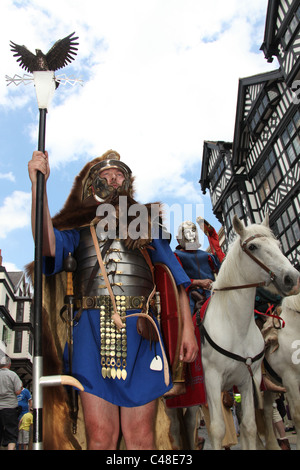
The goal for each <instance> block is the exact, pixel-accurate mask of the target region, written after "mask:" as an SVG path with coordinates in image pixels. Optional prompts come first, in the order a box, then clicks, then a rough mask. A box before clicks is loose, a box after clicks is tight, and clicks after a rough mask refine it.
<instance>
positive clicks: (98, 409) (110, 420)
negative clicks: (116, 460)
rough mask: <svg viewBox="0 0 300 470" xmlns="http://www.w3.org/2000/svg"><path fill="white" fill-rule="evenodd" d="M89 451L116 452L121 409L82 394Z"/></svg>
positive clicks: (87, 394) (97, 398) (93, 396)
mask: <svg viewBox="0 0 300 470" xmlns="http://www.w3.org/2000/svg"><path fill="white" fill-rule="evenodd" d="M80 396H81V402H82V406H83V413H84V421H85V426H86V434H87V447H88V449H89V450H115V449H116V447H117V442H118V437H119V429H120V425H119V421H120V418H119V407H118V406H116V405H113V404H111V403H109V402H107V401H106V400H103V399H102V398H99V397H96V396H95V395H91V394H90V393H85V392H81V393H80Z"/></svg>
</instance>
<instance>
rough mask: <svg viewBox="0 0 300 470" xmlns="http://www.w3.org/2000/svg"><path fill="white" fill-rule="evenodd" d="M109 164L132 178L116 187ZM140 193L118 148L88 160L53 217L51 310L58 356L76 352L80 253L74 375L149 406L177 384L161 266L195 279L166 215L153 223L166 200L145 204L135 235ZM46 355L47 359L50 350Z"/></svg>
mask: <svg viewBox="0 0 300 470" xmlns="http://www.w3.org/2000/svg"><path fill="white" fill-rule="evenodd" d="M107 168H117V169H120V170H121V171H122V173H123V175H124V177H125V179H124V181H123V184H122V185H121V186H120V187H118V188H114V187H113V186H109V185H108V183H107V181H106V179H104V178H101V177H100V176H99V173H100V172H101V171H103V170H104V169H107ZM133 194H134V191H133V177H132V173H131V170H130V169H129V167H128V166H127V165H125V164H124V163H123V162H121V161H120V156H119V154H118V153H117V152H115V151H108V152H106V153H105V154H104V155H103V156H102V157H98V158H96V159H94V160H93V161H92V162H89V163H88V164H86V165H85V166H84V168H83V169H82V171H81V172H80V173H79V175H78V176H77V177H76V179H75V182H74V185H73V188H72V190H71V193H70V195H69V197H68V199H67V201H66V203H65V205H64V207H63V209H62V210H61V211H60V212H59V213H58V214H57V215H56V216H55V217H54V218H53V219H52V220H53V226H54V233H55V238H56V253H55V258H50V257H49V258H47V257H45V258H44V274H45V276H44V307H45V314H46V318H47V327H48V325H49V331H51V333H52V343H53V348H52V353H53V354H54V355H55V356H56V358H60V357H62V356H63V355H64V357H65V358H67V357H68V346H67V347H66V348H65V343H66V333H65V332H64V328H63V326H62V323H61V318H60V315H59V311H60V309H61V307H62V303H63V302H62V299H63V293H64V292H65V288H66V273H65V271H64V262H65V260H66V258H67V257H68V256H72V257H73V258H75V261H76V269H75V271H74V273H73V286H74V319H73V321H72V326H73V331H72V375H74V377H76V378H77V379H78V380H79V381H80V383H81V384H82V385H83V387H84V390H85V392H87V393H91V394H93V395H96V396H98V397H101V398H103V399H104V400H106V401H108V402H110V403H113V404H115V405H118V406H124V407H135V406H140V405H143V404H146V403H148V402H150V401H152V400H154V399H156V398H158V397H160V396H162V395H164V393H165V392H167V391H168V390H169V389H170V388H171V387H172V379H171V376H170V373H169V370H168V364H167V363H166V354H165V351H164V346H163V343H162V339H161V335H160V332H159V329H158V328H157V326H158V322H157V320H156V318H155V308H154V307H155V281H154V278H153V265H154V264H155V263H158V262H159V263H163V264H165V265H166V266H167V267H168V268H169V269H170V271H171V272H172V275H173V277H174V279H175V282H176V284H177V285H183V286H184V287H185V288H187V287H188V285H189V284H190V280H189V278H188V276H187V275H186V274H185V272H184V270H183V269H182V267H181V266H180V264H179V263H178V261H177V260H176V258H175V256H174V254H173V253H172V251H171V249H170V247H169V242H168V240H167V239H166V237H162V236H161V235H162V231H163V227H162V224H161V218H160V217H158V218H155V220H153V217H152V213H151V210H152V209H153V207H155V209H156V210H155V211H154V212H155V213H156V214H159V213H160V210H159V204H158V203H155V204H148V205H143V206H140V209H141V210H144V214H146V219H147V222H146V226H147V230H143V231H142V230H141V232H140V234H139V236H138V237H133V236H132V233H131V232H130V230H129V226H130V224H131V222H133V221H134V217H133V216H132V215H130V210H129V209H130V207H132V206H133V205H134V204H137V203H136V201H135V200H134V198H133ZM122 198H123V199H122ZM124 201H125V202H126V207H125V206H124V204H125V202H124ZM122 204H123V205H122ZM124 207H125V209H126V211H125V212H126V214H125V216H126V217H125V218H124ZM110 208H113V210H112V211H111V213H110V214H109V216H107V211H108V212H109V209H110ZM105 211H106V212H105ZM124 220H126V224H125V225H126V226H125V227H124ZM140 225H142V224H140ZM144 227H145V224H144ZM126 229H127V230H126ZM49 331H48V334H49ZM146 338H147V339H146ZM69 346H70V344H69ZM44 357H45V363H46V362H47V354H45V356H44ZM67 362H68V361H67ZM67 362H66V366H68V364H67ZM49 372H50V373H53V371H52V370H51V371H49ZM55 373H57V371H56V372H55ZM47 393H48V391H47ZM46 406H47V405H46ZM54 432H55V431H54Z"/></svg>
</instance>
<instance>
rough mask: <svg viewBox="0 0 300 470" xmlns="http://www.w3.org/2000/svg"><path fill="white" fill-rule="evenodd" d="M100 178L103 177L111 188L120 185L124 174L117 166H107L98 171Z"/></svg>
mask: <svg viewBox="0 0 300 470" xmlns="http://www.w3.org/2000/svg"><path fill="white" fill-rule="evenodd" d="M99 176H100V178H105V179H106V181H107V184H108V185H109V186H112V187H113V188H119V187H120V186H122V184H123V181H124V180H125V176H124V174H123V172H122V171H121V170H119V169H118V168H107V169H105V170H103V171H101V172H100V173H99Z"/></svg>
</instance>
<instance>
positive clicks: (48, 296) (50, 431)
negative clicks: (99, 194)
mask: <svg viewBox="0 0 300 470" xmlns="http://www.w3.org/2000/svg"><path fill="white" fill-rule="evenodd" d="M111 154H112V151H111V150H110V151H108V152H106V153H105V154H104V155H103V156H102V157H98V158H96V159H94V160H92V161H91V162H89V163H87V164H86V165H85V166H84V167H83V169H82V170H81V172H80V173H79V174H78V176H77V177H76V178H75V181H74V184H73V187H72V189H71V192H70V195H69V196H68V198H67V200H66V202H65V204H64V206H63V208H62V210H61V211H60V212H58V213H57V214H56V215H55V216H54V217H53V219H52V221H53V226H54V227H55V228H57V229H58V230H66V229H73V228H79V227H82V226H86V225H89V224H90V223H91V221H92V220H93V219H94V218H95V214H96V208H97V206H98V205H99V203H96V201H95V202H94V203H92V204H86V203H85V202H84V201H82V194H83V188H84V184H85V183H86V180H87V177H88V174H89V171H90V169H91V168H92V166H94V165H95V164H96V163H98V162H100V161H102V160H104V159H106V158H108V156H109V155H111ZM113 154H114V156H113V157H111V158H116V156H117V158H118V154H117V153H116V152H113ZM133 181H134V178H132V180H131V188H130V190H129V193H128V194H126V196H127V205H128V207H129V206H130V205H131V204H134V203H136V201H135V200H134V199H133V193H134V190H133ZM118 196H119V195H112V197H111V198H109V199H107V200H106V201H105V203H109V202H110V203H112V204H113V205H114V206H115V207H116V213H117V215H118ZM154 204H155V205H157V204H158V205H159V211H160V207H161V206H160V203H154ZM145 206H146V207H147V210H148V214H149V217H148V234H144V236H143V237H140V238H139V239H138V240H131V239H130V238H129V237H128V238H127V240H125V243H126V245H127V246H128V248H130V249H135V248H141V247H142V246H146V245H148V244H149V243H150V242H151V214H150V212H151V211H150V208H151V207H152V205H151V204H147V205H145ZM160 214H161V212H160ZM128 222H130V218H128ZM27 273H28V275H29V277H31V279H32V281H33V274H34V263H31V264H30V265H28V266H27ZM66 287H67V275H66V272H61V273H59V274H56V275H54V276H47V277H46V276H43V312H42V314H43V334H42V341H43V343H42V349H43V365H44V370H43V374H44V375H56V374H61V373H62V369H63V364H62V358H63V350H64V346H65V344H66V341H67V326H66V324H65V323H64V322H63V321H62V319H61V317H60V310H61V308H62V307H63V305H64V297H65V294H66ZM43 394H44V400H43V448H44V449H45V450H72V449H85V448H86V436H85V428H84V418H83V413H82V409H81V406H80V401H79V414H78V420H77V433H76V435H74V434H73V433H72V421H71V418H70V413H69V406H68V397H67V393H66V390H65V388H64V387H63V386H57V387H45V388H44V392H43Z"/></svg>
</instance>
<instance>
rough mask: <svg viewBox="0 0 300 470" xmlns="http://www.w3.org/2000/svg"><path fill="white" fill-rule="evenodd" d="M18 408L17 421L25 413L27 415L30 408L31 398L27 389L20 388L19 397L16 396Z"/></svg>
mask: <svg viewBox="0 0 300 470" xmlns="http://www.w3.org/2000/svg"><path fill="white" fill-rule="evenodd" d="M17 398H18V407H19V411H20V410H21V411H20V414H19V420H20V419H21V418H22V416H24V415H25V413H28V411H29V410H30V408H32V396H31V393H30V391H29V390H28V389H27V388H24V387H22V391H21V393H20V395H18V397H17Z"/></svg>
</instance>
